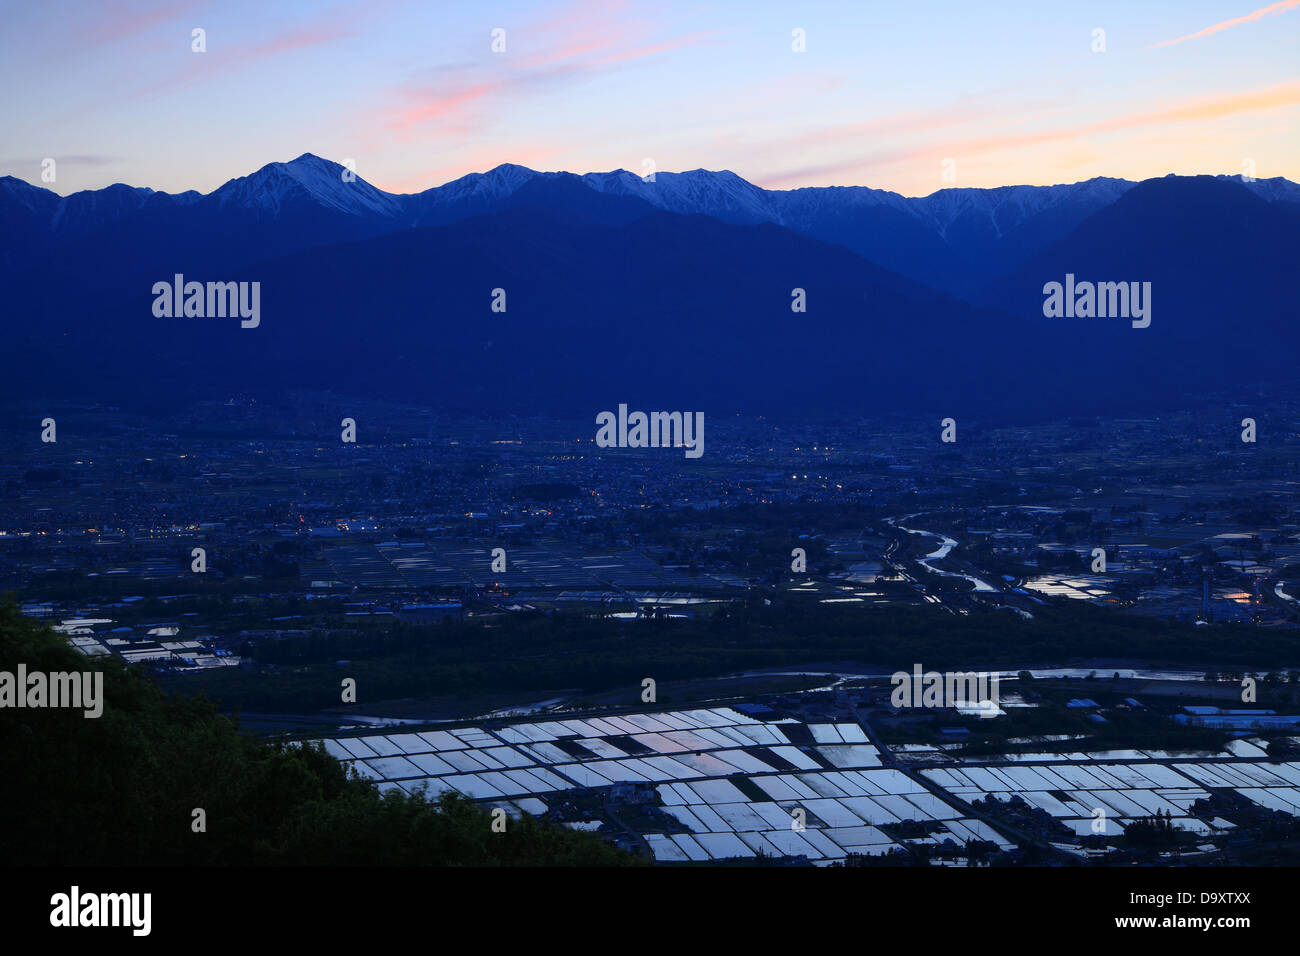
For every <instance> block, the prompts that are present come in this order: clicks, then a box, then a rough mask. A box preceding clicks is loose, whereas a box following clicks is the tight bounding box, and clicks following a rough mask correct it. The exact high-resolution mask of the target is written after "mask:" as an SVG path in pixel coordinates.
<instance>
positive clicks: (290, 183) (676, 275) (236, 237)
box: [0, 156, 1300, 417]
mask: <svg viewBox="0 0 1300 956" xmlns="http://www.w3.org/2000/svg"><path fill="white" fill-rule="evenodd" d="M1296 191H1297V188H1296V187H1295V185H1294V184H1291V183H1289V182H1287V181H1285V180H1261V181H1259V182H1256V183H1252V184H1244V183H1242V182H1240V181H1238V180H1234V179H1230V178H1228V177H1220V178H1214V177H1195V178H1190V179H1189V178H1178V177H1169V178H1166V179H1162V180H1151V181H1148V182H1145V183H1141V184H1137V185H1134V184H1130V183H1125V182H1123V181H1121V180H1093V181H1090V182H1089V183H1080V184H1077V185H1076V186H1073V187H1041V188H1040V187H1008V188H1007V189H1004V190H961V189H955V190H943V191H941V192H940V193H936V194H934V195H933V196H930V197H925V199H924V200H907V199H904V198H903V197H901V196H896V195H895V194H892V193H882V192H880V191H878V190H867V189H864V188H860V187H851V188H846V189H835V188H828V189H818V190H795V191H791V192H788V193H780V192H773V191H767V190H761V189H759V188H758V187H755V186H753V185H752V184H749V183H746V182H745V181H744V180H743V179H741V178H740V177H738V176H735V175H734V174H731V173H725V172H723V173H712V172H708V171H705V170H695V171H693V172H691V173H680V174H662V173H661V174H659V176H658V177H656V180H655V182H646V181H644V180H642V179H641V177H637V176H633V175H632V174H630V173H626V172H622V171H620V172H617V173H604V174H588V175H585V176H575V175H571V174H568V173H535V172H533V171H532V170H528V169H526V168H524V167H519V166H501V167H497V168H496V169H494V170H492V171H490V172H489V173H485V174H472V175H471V176H467V177H463V178H462V179H460V180H457V181H456V182H454V183H449V184H447V185H446V186H443V187H439V188H438V189H436V190H429V191H426V192H425V193H420V194H415V195H409V196H393V195H391V194H388V193H384V192H382V191H380V190H377V189H375V188H374V187H372V186H370V185H369V184H367V183H365V182H364V180H361V179H359V178H358V179H356V180H354V181H349V180H348V178H347V177H346V176H344V175H343V168H342V167H340V166H338V165H336V164H332V163H328V162H327V161H324V160H320V159H318V158H317V157H313V156H303V157H300V158H299V159H298V160H295V161H293V162H292V163H274V164H270V165H269V166H266V167H264V168H263V169H261V170H258V171H257V172H256V173H254V174H252V175H251V176H248V177H243V178H241V179H238V180H232V181H231V182H230V183H227V184H226V185H225V186H223V187H222V188H221V189H219V190H217V191H215V192H213V193H211V194H209V195H207V196H199V195H197V194H194V193H186V194H182V195H180V196H171V195H168V194H164V193H153V192H150V191H147V190H132V189H129V188H128V187H111V188H110V189H109V190H101V191H99V192H97V193H82V194H77V195H75V196H70V197H67V198H66V199H63V198H60V197H57V196H55V195H54V194H53V193H50V192H49V191H47V190H41V189H38V188H36V187H32V186H29V185H27V184H25V183H20V182H19V181H17V180H13V179H9V178H6V179H4V180H0V221H2V222H3V224H4V225H5V227H6V228H5V233H4V234H5V240H4V244H3V245H0V252H3V256H4V257H3V260H0V287H3V288H4V290H5V292H6V293H7V294H8V301H9V302H10V303H11V304H12V306H13V313H12V315H13V316H14V317H15V319H16V320H14V321H11V322H9V323H8V324H7V326H6V344H7V346H8V347H7V352H9V353H10V355H12V357H13V362H12V368H13V373H12V374H11V375H9V376H7V377H5V378H4V379H3V380H2V381H0V394H3V395H6V396H9V397H16V396H24V397H32V396H47V397H69V398H71V397H78V398H90V399H96V400H112V401H117V402H130V401H133V400H146V399H154V400H156V399H157V398H158V397H159V396H161V395H166V396H168V400H175V401H183V400H186V399H190V398H198V397H224V396H227V395H230V394H234V393H255V394H259V393H260V394H265V393H268V392H270V391H273V390H275V389H281V388H292V387H305V388H329V389H333V390H335V391H339V392H344V393H351V394H357V395H373V396H376V397H392V398H402V399H410V400H418V401H427V402H436V403H439V404H444V405H450V406H454V407H458V408H463V409H467V410H483V409H498V410H515V411H520V410H536V411H539V412H542V411H544V412H562V411H563V412H577V413H581V414H583V415H586V414H590V413H592V412H593V411H594V410H603V409H606V408H612V407H613V406H614V405H616V404H617V403H618V402H620V401H627V402H629V403H632V404H633V405H634V406H635V403H637V402H641V403H643V405H644V407H646V408H649V407H651V406H653V407H656V408H666V409H672V408H677V409H683V410H684V409H687V408H695V409H715V410H716V409H727V410H752V411H770V412H774V413H779V412H783V411H785V412H795V411H826V412H832V411H835V412H838V411H853V412H870V411H872V410H876V409H881V410H884V409H890V408H906V409H925V410H927V411H928V410H934V411H943V412H944V414H956V413H958V412H962V413H965V414H971V413H983V412H996V413H999V414H1007V415H1012V416H1022V417H1023V416H1026V415H1030V414H1035V415H1045V414H1055V413H1058V412H1059V413H1074V412H1084V411H1089V410H1099V409H1101V408H1121V407H1132V406H1133V405H1135V404H1150V403H1164V404H1166V405H1168V404H1176V403H1177V402H1178V398H1179V396H1180V395H1181V394H1185V393H1186V392H1187V391H1188V390H1192V389H1204V388H1210V387H1215V388H1218V387H1223V388H1233V387H1237V386H1243V385H1248V384H1253V383H1255V382H1256V381H1258V380H1260V377H1261V376H1263V378H1265V379H1268V378H1272V379H1275V380H1278V381H1287V380H1290V379H1293V377H1294V375H1293V372H1291V371H1290V366H1291V365H1293V364H1294V363H1293V358H1294V356H1295V354H1296V351H1297V350H1296V345H1297V344H1298V343H1297V338H1298V337H1300V333H1298V332H1297V323H1296V321H1295V307H1294V301H1295V299H1294V294H1293V292H1292V290H1293V289H1294V288H1295V285H1294V283H1295V278H1296V276H1295V269H1296V267H1295V261H1296V256H1295V252H1296V251H1297V248H1296V246H1297V244H1296V237H1297V234H1298V233H1297V223H1298V222H1300V220H1298V219H1297V216H1296V213H1295V206H1294V203H1293V202H1292V197H1294V195H1295V194H1296ZM668 207H672V209H671V211H669V210H668ZM701 213H705V214H701ZM775 219H779V220H781V221H782V223H783V224H776V222H775V221H774V220H775ZM810 233H821V234H822V235H823V238H822V239H818V238H813V237H812V236H811V235H810ZM823 240H825V241H823ZM864 251H868V252H870V251H874V253H875V258H877V259H878V260H879V261H871V259H872V256H870V255H869V256H868V257H867V258H864V257H863V255H862V253H863V252H864ZM891 267H892V271H891ZM1004 267H1005V272H1004V273H1003V274H1002V275H999V274H998V273H999V270H1000V269H1003V268H1004ZM1066 272H1073V273H1074V274H1076V275H1077V276H1078V278H1079V279H1080V280H1090V281H1129V280H1135V281H1150V282H1152V283H1153V287H1154V292H1153V321H1152V325H1151V327H1150V328H1147V329H1133V328H1131V327H1130V326H1129V323H1128V322H1126V321H1123V320H1119V319H1047V318H1045V317H1044V316H1043V315H1042V301H1043V293H1042V289H1043V284H1044V283H1045V282H1049V281H1061V280H1062V279H1063V277H1064V275H1065V273H1066ZM176 273H182V274H183V275H184V276H185V277H186V279H187V280H197V281H201V282H206V281H228V280H239V281H259V282H261V283H262V296H261V323H262V324H261V326H260V327H259V328H257V329H241V328H240V327H239V322H238V319H234V318H225V319H200V318H157V317H155V316H154V315H153V313H152V303H153V294H152V291H151V290H152V287H153V284H154V283H155V282H158V281H171V279H172V276H173V275H174V274H176ZM930 273H938V274H941V275H942V276H946V277H947V281H946V282H937V281H936V283H935V285H936V286H937V285H946V286H947V287H949V288H951V287H954V286H957V287H962V286H968V287H971V288H974V285H975V283H977V282H978V283H979V285H980V288H979V289H978V290H977V291H972V292H971V293H970V294H969V297H970V299H971V301H972V302H973V303H974V304H970V303H968V302H965V301H962V300H960V299H957V298H954V297H952V296H951V295H949V294H946V293H944V292H940V291H937V290H936V289H935V288H931V287H928V286H927V285H925V284H922V283H919V282H917V281H914V278H915V276H916V275H918V274H930ZM496 288H503V289H505V290H506V295H507V306H508V307H507V311H506V312H505V313H498V312H493V311H491V309H490V304H491V295H492V290H493V289H496ZM795 288H802V289H804V290H805V291H806V295H807V302H808V311H807V312H806V313H795V312H792V311H791V309H790V303H791V291H792V289H795Z"/></svg>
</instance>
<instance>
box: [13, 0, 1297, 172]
mask: <svg viewBox="0 0 1300 956" xmlns="http://www.w3.org/2000/svg"><path fill="white" fill-rule="evenodd" d="M990 8H992V9H990ZM0 23H3V24H4V27H3V30H2V31H0V85H2V86H3V88H4V89H5V90H6V93H7V95H6V97H5V98H4V103H3V105H0V175H4V174H8V175H13V176H16V177H18V178H20V179H25V180H27V181H28V182H32V183H36V184H38V185H46V186H48V187H49V188H53V189H55V190H56V191H58V192H59V193H63V194H67V193H70V192H75V191H76V190H79V189H87V188H99V187H102V186H106V185H108V184H110V183H113V182H126V183H129V184H131V185H135V186H152V187H153V188H155V189H164V190H167V191H169V192H179V191H182V190H185V189H199V190H201V191H203V192H208V191H210V190H212V189H214V188H216V187H217V186H219V185H220V184H221V183H223V182H225V181H226V180H228V179H230V178H232V177H235V176H242V175H246V174H248V173H250V172H252V171H253V170H255V169H257V168H258V167H260V166H262V165H264V164H266V163H268V162H273V161H277V160H288V159H292V158H293V157H295V156H297V155H299V154H301V153H304V152H313V153H317V154H319V155H321V156H324V157H327V158H329V159H333V160H335V161H338V162H342V161H344V160H345V159H351V160H353V161H354V163H355V166H356V170H357V173H358V174H359V175H360V176H361V177H363V178H364V179H366V180H368V181H370V182H372V183H374V184H375V185H376V186H378V187H380V188H382V189H386V190H389V191H392V192H418V191H420V190H423V189H427V188H429V187H430V186H435V185H439V184H441V183H444V182H447V181H448V180H451V179H455V178H457V177H458V176H461V175H464V174H465V173H468V172H474V171H483V170H486V169H490V168H491V167H493V166H496V165H497V164H499V163H502V162H514V163H521V164H523V165H526V166H531V167H533V168H535V169H565V170H570V171H572V172H579V173H582V172H589V171H593V170H607V169H616V168H620V167H621V168H625V169H631V170H634V171H638V172H640V171H641V170H642V167H643V163H644V161H645V160H646V159H653V161H654V163H655V166H656V168H657V169H659V170H661V171H664V170H668V171H676V170H684V169H695V168H698V167H704V168H706V169H730V170H733V171H735V172H736V173H738V174H739V175H741V176H743V177H745V178H746V179H749V180H750V181H752V182H754V183H757V184H758V185H760V186H766V187H769V188H793V187H799V186H819V185H867V186H875V187H878V188H884V189H892V190H895V191H897V192H901V193H903V194H904V195H926V194H929V193H931V192H934V191H935V190H936V189H941V188H943V187H945V186H950V185H957V186H983V187H986V186H1002V185H1009V184H1016V183H1030V184H1050V183H1068V182H1077V181H1079V180H1083V179H1088V178H1090V177H1093V176H1101V175H1105V176H1121V177H1124V178H1127V179H1143V178H1147V177H1150V176H1159V175H1164V174H1165V173H1169V172H1173V173H1180V174H1193V173H1240V172H1242V170H1243V165H1242V164H1243V161H1246V160H1252V161H1253V162H1254V164H1255V166H1254V174H1255V175H1257V176H1260V177H1269V176H1286V177H1288V178H1289V179H1292V180H1300V69H1298V67H1300V0H1283V2H1275V3H1270V2H1268V0H1141V2H1134V0H1114V2H1112V0H1093V2H1088V3H1082V2H1074V0H1049V2H1044V0H1024V2H996V3H992V4H980V3H973V2H970V0H952V2H941V0H931V2H925V0H893V2H878V0H853V2H849V0H797V2H788V3H773V2H766V0H743V2H742V0H730V2H721V0H718V2H708V0H698V2H680V3H679V2H675V0H655V2H653V3H650V2H643V3H632V2H628V3H619V2H615V0H607V2H589V0H577V2H557V0H547V2H536V0H529V2H525V0H516V2H498V0H464V2H451V0H332V2H331V0H324V2H308V0H274V2H271V3H268V2H266V0H212V2H202V0H139V2H132V0H39V2H37V0H25V2H10V0H0ZM195 28H202V29H203V30H205V31H206V45H207V50H206V52H203V53H196V52H192V50H191V43H192V40H191V31H192V30H194V29H195ZM496 28H500V29H503V30H504V31H505V46H506V49H505V52H502V53H494V52H493V51H492V31H493V30H494V29H496ZM796 29H801V30H803V31H804V35H805V37H806V40H805V43H806V50H805V51H804V52H795V51H794V50H792V43H793V42H794V38H793V36H792V33H793V31H795V30H796ZM1097 29H1102V30H1104V31H1105V38H1104V39H1105V52H1093V46H1094V44H1095V42H1096V41H1095V40H1094V30H1097ZM44 157H53V158H54V159H55V160H56V161H57V163H58V166H57V169H58V179H57V182H55V183H53V184H42V183H41V160H42V159H43V158H44ZM945 159H951V160H952V161H953V166H952V168H953V170H954V171H955V174H956V179H955V181H945V180H943V179H942V178H941V173H942V171H943V168H944V167H943V162H944V160H945Z"/></svg>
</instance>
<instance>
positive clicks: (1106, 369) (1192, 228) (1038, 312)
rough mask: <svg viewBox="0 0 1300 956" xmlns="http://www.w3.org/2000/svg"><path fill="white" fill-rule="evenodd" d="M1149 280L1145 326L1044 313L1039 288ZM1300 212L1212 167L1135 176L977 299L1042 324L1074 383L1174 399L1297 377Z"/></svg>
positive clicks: (1112, 320) (1122, 321)
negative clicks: (1188, 173)
mask: <svg viewBox="0 0 1300 956" xmlns="http://www.w3.org/2000/svg"><path fill="white" fill-rule="evenodd" d="M1066 273H1073V274H1074V275H1075V277H1076V280H1088V281H1099V280H1106V281H1124V280H1141V281H1144V282H1150V283H1151V289H1152V316H1151V324H1150V326H1149V327H1148V328H1145V329H1135V328H1133V327H1132V326H1131V324H1130V323H1129V322H1127V321H1124V320H1122V319H1113V318H1111V319H1108V318H1091V319H1089V318H1057V319H1049V318H1045V317H1043V313H1042V307H1043V299H1044V296H1043V286H1044V284H1045V283H1047V282H1052V281H1056V282H1062V281H1063V280H1064V278H1065V275H1066ZM1297 282H1300V216H1298V215H1297V214H1296V213H1295V211H1294V210H1293V209H1292V208H1290V207H1289V205H1288V204H1285V203H1269V202H1266V201H1264V200H1263V199H1261V198H1259V197H1258V196H1257V195H1255V194H1254V193H1252V192H1251V191H1250V190H1248V189H1246V188H1245V187H1244V186H1243V185H1241V184H1240V183H1238V182H1233V181H1230V180H1225V179H1217V178H1214V177H1209V176H1197V177H1191V178H1183V177H1168V178H1165V179H1153V180H1148V181H1147V182H1144V183H1140V184H1139V185H1137V186H1135V187H1134V188H1133V189H1131V190H1129V191H1128V192H1127V193H1126V194H1125V195H1124V196H1123V197H1121V198H1120V199H1119V200H1118V201H1117V202H1115V203H1114V204H1113V205H1111V206H1109V207H1107V208H1105V209H1103V210H1100V211H1099V212H1097V213H1094V214H1093V215H1092V216H1090V217H1088V218H1087V219H1086V220H1085V221H1084V222H1083V223H1081V224H1080V226H1079V227H1078V228H1077V229H1076V230H1074V232H1072V233H1071V234H1070V235H1069V236H1068V237H1067V238H1065V239H1063V240H1061V241H1059V242H1055V243H1052V244H1050V245H1048V246H1047V247H1046V248H1044V249H1041V250H1040V251H1038V252H1036V253H1035V254H1034V255H1033V256H1031V257H1030V258H1029V260H1028V261H1027V262H1026V263H1025V264H1024V265H1022V266H1021V267H1020V268H1019V269H1018V270H1017V271H1016V272H1015V273H1014V274H1013V275H1011V276H1009V277H1004V278H1001V279H996V280H994V281H992V282H991V283H989V285H988V286H987V287H986V288H985V289H984V290H983V291H982V292H981V293H980V294H979V295H977V296H976V297H975V298H976V299H977V300H978V301H982V302H984V303H986V304H994V303H996V304H997V306H998V307H1000V308H1004V309H1007V310H1009V311H1012V312H1014V313H1016V314H1018V315H1022V316H1024V317H1026V318H1028V319H1030V320H1033V321H1035V322H1036V323H1038V324H1040V325H1041V326H1042V327H1043V328H1045V329H1046V330H1048V331H1049V338H1050V339H1054V340H1055V342H1056V346H1055V347H1056V349H1057V350H1058V351H1060V352H1066V353H1068V354H1070V355H1072V356H1074V359H1075V361H1076V363H1077V369H1078V374H1077V375H1074V376H1072V377H1071V379H1070V381H1071V382H1072V383H1073V386H1074V387H1077V388H1081V389H1082V388H1087V387H1088V385H1087V382H1086V381H1085V380H1084V376H1085V375H1095V376H1096V383H1097V384H1096V386H1094V387H1101V388H1114V389H1121V390H1125V391H1127V390H1129V389H1134V390H1136V391H1137V392H1138V393H1145V392H1146V391H1148V390H1150V391H1154V392H1157V393H1161V394H1165V395H1168V396H1177V395H1180V394H1183V393H1186V392H1188V391H1192V390H1217V389H1224V388H1233V387H1237V386H1240V385H1242V384H1245V383H1250V382H1252V381H1260V382H1269V381H1285V380H1286V379H1288V378H1291V379H1294V377H1295V369H1296V362H1297V356H1298V355H1300V299H1297V297H1296V294H1295V289H1296V288H1297Z"/></svg>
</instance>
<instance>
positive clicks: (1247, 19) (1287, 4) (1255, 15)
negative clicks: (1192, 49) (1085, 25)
mask: <svg viewBox="0 0 1300 956" xmlns="http://www.w3.org/2000/svg"><path fill="white" fill-rule="evenodd" d="M1296 7H1300V0H1282V2H1280V3H1272V4H1269V5H1268V6H1267V7H1261V8H1260V9H1258V10H1255V11H1253V12H1251V13H1248V14H1246V15H1245V16H1244V17H1236V18H1234V19H1232V20H1223V21H1221V22H1219V23H1216V24H1214V25H1213V26H1208V27H1206V28H1205V29H1204V30H1200V31H1197V32H1196V33H1189V34H1187V36H1185V37H1178V38H1177V39H1174V40H1165V41H1164V42H1163V43H1153V44H1152V45H1151V46H1149V47H1147V48H1146V49H1148V50H1158V49H1160V48H1161V47H1162V46H1173V45H1174V44H1175V43H1185V42H1186V41H1188V40H1199V39H1200V38H1201V37H1208V36H1210V35H1212V34H1215V33H1221V32H1223V31H1224V30H1230V29H1232V28H1233V27H1236V26H1240V25H1241V24H1243V23H1253V22H1254V21H1255V20H1262V19H1264V18H1265V17H1271V16H1276V15H1277V14H1279V13H1285V12H1286V11H1288V10H1294V9H1295V8H1296Z"/></svg>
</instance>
